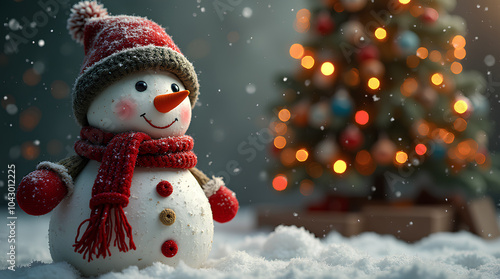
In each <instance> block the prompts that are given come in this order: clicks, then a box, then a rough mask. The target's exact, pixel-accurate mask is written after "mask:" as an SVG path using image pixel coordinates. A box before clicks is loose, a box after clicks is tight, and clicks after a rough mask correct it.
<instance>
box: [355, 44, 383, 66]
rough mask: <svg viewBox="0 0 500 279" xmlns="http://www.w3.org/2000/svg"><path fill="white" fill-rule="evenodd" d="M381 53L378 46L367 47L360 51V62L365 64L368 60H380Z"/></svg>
mask: <svg viewBox="0 0 500 279" xmlns="http://www.w3.org/2000/svg"><path fill="white" fill-rule="evenodd" d="M379 57H380V53H379V50H378V48H377V47H376V46H374V45H367V46H365V47H363V48H362V49H360V50H359V52H358V61H359V63H363V62H364V61H367V60H372V59H379Z"/></svg>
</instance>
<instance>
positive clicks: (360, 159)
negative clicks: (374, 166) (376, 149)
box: [356, 150, 372, 165]
mask: <svg viewBox="0 0 500 279" xmlns="http://www.w3.org/2000/svg"><path fill="white" fill-rule="evenodd" d="M371 161H372V156H371V155H370V152H368V151H366V150H361V151H359V152H358V154H356V163H358V164H360V165H368V164H369V163H370V162H371Z"/></svg>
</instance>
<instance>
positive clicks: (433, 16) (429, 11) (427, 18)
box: [420, 7, 439, 23]
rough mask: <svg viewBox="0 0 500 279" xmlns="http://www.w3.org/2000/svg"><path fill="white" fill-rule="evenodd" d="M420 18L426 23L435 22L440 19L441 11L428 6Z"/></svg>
mask: <svg viewBox="0 0 500 279" xmlns="http://www.w3.org/2000/svg"><path fill="white" fill-rule="evenodd" d="M420 19H421V20H422V21H423V22H425V23H434V22H436V21H437V20H438V19H439V13H438V11H436V10H435V9H433V8H429V7H427V8H425V9H424V13H423V14H422V15H421V16H420Z"/></svg>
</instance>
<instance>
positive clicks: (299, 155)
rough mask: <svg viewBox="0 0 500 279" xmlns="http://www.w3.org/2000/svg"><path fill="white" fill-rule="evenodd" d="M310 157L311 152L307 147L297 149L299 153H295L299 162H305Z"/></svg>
mask: <svg viewBox="0 0 500 279" xmlns="http://www.w3.org/2000/svg"><path fill="white" fill-rule="evenodd" d="M308 157H309V153H308V152H307V150H306V149H305V148H302V149H299V150H297V153H295V158H297V161H299V162H304V161H306V160H307V158H308Z"/></svg>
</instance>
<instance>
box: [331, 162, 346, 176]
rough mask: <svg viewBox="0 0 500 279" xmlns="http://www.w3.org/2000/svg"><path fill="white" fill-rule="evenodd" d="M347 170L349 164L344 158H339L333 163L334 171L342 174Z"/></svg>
mask: <svg viewBox="0 0 500 279" xmlns="http://www.w3.org/2000/svg"><path fill="white" fill-rule="evenodd" d="M346 170H347V164H346V162H345V161H344V160H337V161H335V163H334V164H333V171H334V172H336V173H338V174H342V173H344V172H345V171H346Z"/></svg>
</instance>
